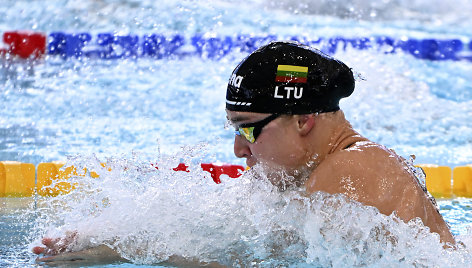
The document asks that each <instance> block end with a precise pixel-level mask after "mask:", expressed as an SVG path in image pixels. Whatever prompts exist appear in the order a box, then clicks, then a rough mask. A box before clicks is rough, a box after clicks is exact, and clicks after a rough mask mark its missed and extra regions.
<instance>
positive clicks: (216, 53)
mask: <svg viewBox="0 0 472 268" xmlns="http://www.w3.org/2000/svg"><path fill="white" fill-rule="evenodd" d="M281 39H284V40H287V39H288V40H293V41H299V42H301V43H304V44H307V45H310V46H314V47H317V48H319V49H320V50H322V51H323V52H325V53H327V54H334V53H336V52H337V51H340V50H346V49H349V48H352V49H357V50H367V49H375V50H378V51H379V52H381V53H398V52H403V53H407V54H411V55H413V56H414V57H416V58H418V59H425V60H434V61H437V60H453V61H457V60H468V61H472V41H471V39H470V38H465V37H464V38H461V39H459V38H457V39H432V38H431V39H417V38H407V37H401V38H394V37H388V36H373V37H352V38H350V37H299V36H292V37H282V36H277V35H265V36H253V35H244V34H239V35H231V36H216V37H207V35H205V34H195V35H192V36H186V35H182V34H169V35H165V34H158V33H153V34H144V35H134V34H129V35H122V34H113V33H98V34H92V33H87V32H83V33H65V32H52V33H50V34H47V35H46V34H44V33H37V32H27V31H11V32H5V33H4V34H3V42H4V44H5V45H6V46H7V48H4V49H0V53H2V54H11V55H16V56H19V57H21V58H30V57H33V58H37V57H40V56H42V55H45V54H46V55H51V56H59V57H62V58H64V59H67V58H99V59H126V58H140V57H142V58H146V57H147V58H155V59H162V58H182V57H186V56H199V57H204V58H209V59H219V58H221V57H224V56H225V55H227V54H229V53H230V52H246V53H250V52H252V51H254V50H255V49H256V48H257V47H259V46H261V45H263V44H266V43H267V42H269V41H272V40H281Z"/></svg>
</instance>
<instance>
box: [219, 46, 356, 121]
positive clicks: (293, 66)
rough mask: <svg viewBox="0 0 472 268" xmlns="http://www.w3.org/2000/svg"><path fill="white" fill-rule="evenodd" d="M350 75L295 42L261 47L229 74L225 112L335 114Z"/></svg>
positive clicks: (350, 88)
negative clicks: (226, 110)
mask: <svg viewBox="0 0 472 268" xmlns="http://www.w3.org/2000/svg"><path fill="white" fill-rule="evenodd" d="M354 84H355V83H354V77H353V74H352V71H351V69H350V68H349V67H347V66H346V65H345V64H344V63H342V62H341V61H338V60H336V59H333V58H331V57H330V56H328V55H325V54H323V53H322V52H321V51H319V50H316V49H313V48H310V47H308V46H305V45H301V44H299V43H294V42H272V43H270V44H268V45H265V46H262V47H260V48H259V49H257V50H256V51H254V52H253V53H251V54H250V55H249V56H248V57H247V58H245V59H244V60H243V61H242V62H241V63H240V64H239V65H238V66H237V67H236V69H234V71H233V74H232V75H231V78H230V80H229V83H228V89H227V91H226V109H228V110H230V111H245V112H257V113H282V114H309V113H316V112H331V111H337V110H339V100H340V99H341V98H344V97H348V96H349V95H351V94H352V92H353V91H354Z"/></svg>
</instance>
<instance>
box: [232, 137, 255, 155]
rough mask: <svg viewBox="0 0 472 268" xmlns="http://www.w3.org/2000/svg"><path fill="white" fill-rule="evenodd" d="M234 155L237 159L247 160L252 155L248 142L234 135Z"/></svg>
mask: <svg viewBox="0 0 472 268" xmlns="http://www.w3.org/2000/svg"><path fill="white" fill-rule="evenodd" d="M234 155H236V157H239V158H243V157H244V158H248V157H250V156H251V155H252V152H251V149H250V148H249V146H248V141H247V140H246V139H245V138H243V137H242V136H238V135H235V137H234Z"/></svg>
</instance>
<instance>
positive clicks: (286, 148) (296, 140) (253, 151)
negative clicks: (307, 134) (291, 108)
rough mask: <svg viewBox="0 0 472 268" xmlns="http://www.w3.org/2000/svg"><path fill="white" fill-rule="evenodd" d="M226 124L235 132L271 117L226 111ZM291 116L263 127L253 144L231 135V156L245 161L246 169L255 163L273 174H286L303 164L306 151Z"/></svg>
mask: <svg viewBox="0 0 472 268" xmlns="http://www.w3.org/2000/svg"><path fill="white" fill-rule="evenodd" d="M226 113H227V117H228V120H229V122H230V124H231V125H232V126H234V127H235V129H238V127H239V126H240V125H242V124H248V123H254V122H259V121H261V120H263V119H266V118H268V117H269V116H270V115H271V114H264V113H252V112H234V111H228V110H227V111H226ZM297 128H298V123H297V119H296V117H295V116H287V115H283V116H279V117H277V118H275V119H274V120H272V121H270V122H269V123H268V124H267V125H265V126H264V127H263V128H262V130H261V132H260V134H259V136H258V137H257V139H255V141H252V142H251V141H250V140H248V139H247V138H246V137H245V136H244V135H235V137H234V154H235V155H236V156H237V157H239V158H246V164H247V165H248V166H249V167H252V166H254V165H255V164H257V163H261V164H264V165H265V166H267V167H269V168H272V169H273V170H280V169H283V170H284V171H286V172H287V173H288V174H293V173H294V171H295V170H297V169H299V168H300V167H302V166H304V165H305V163H306V151H305V148H304V146H303V145H302V143H301V140H300V137H299V136H300V135H299V133H298V131H297Z"/></svg>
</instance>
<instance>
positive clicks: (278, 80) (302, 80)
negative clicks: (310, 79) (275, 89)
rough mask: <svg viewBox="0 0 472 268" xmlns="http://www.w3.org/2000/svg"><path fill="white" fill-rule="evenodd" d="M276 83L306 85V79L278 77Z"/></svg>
mask: <svg viewBox="0 0 472 268" xmlns="http://www.w3.org/2000/svg"><path fill="white" fill-rule="evenodd" d="M275 82H290V83H306V77H293V76H276V77H275Z"/></svg>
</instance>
